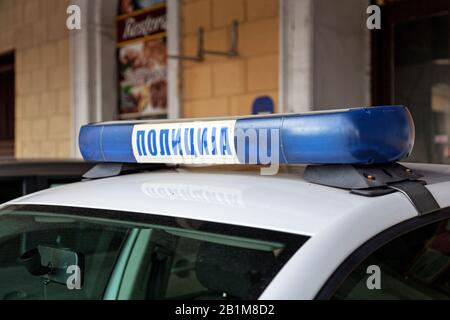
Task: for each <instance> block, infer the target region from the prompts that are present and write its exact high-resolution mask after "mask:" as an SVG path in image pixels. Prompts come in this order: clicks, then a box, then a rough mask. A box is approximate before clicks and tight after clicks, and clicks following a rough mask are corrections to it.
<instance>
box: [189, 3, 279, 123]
mask: <svg viewBox="0 0 450 320" xmlns="http://www.w3.org/2000/svg"><path fill="white" fill-rule="evenodd" d="M278 6H279V3H278V0H183V1H182V34H183V39H182V53H183V54H184V55H195V54H196V50H197V42H196V41H197V40H196V39H197V38H196V33H197V29H198V28H199V27H203V28H204V29H205V48H206V49H209V50H220V51H226V50H228V49H229V44H230V27H231V22H232V21H233V20H237V21H239V42H238V51H239V57H237V58H227V57H219V56H210V55H208V56H206V60H205V61H204V62H202V63H196V62H183V64H182V74H183V78H182V101H183V104H182V105H183V108H182V109H183V112H182V113H183V116H185V117H206V116H227V115H245V114H250V113H251V104H252V102H253V100H254V99H255V97H257V96H260V95H270V96H271V97H272V99H273V100H274V102H275V106H276V108H277V102H278V51H279V48H278V47H279V41H278V38H279V15H278Z"/></svg>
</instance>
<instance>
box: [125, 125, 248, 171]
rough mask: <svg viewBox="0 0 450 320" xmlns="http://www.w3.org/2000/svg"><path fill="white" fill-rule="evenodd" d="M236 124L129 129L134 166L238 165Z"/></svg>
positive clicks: (156, 126) (141, 126) (137, 126)
mask: <svg viewBox="0 0 450 320" xmlns="http://www.w3.org/2000/svg"><path fill="white" fill-rule="evenodd" d="M235 125H236V120H221V121H201V122H178V123H170V124H168V123H160V124H139V125H135V126H134V128H133V136H132V145H133V154H134V157H135V158H136V161H137V162H138V163H174V164H178V163H179V164H238V163H239V160H238V158H237V155H236V148H235V145H234V127H235Z"/></svg>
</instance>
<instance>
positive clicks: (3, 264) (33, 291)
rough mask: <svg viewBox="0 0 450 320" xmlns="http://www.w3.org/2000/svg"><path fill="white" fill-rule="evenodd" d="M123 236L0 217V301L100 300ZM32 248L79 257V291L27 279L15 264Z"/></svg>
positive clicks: (69, 222) (89, 225) (103, 228)
mask: <svg viewBox="0 0 450 320" xmlns="http://www.w3.org/2000/svg"><path fill="white" fill-rule="evenodd" d="M127 234H128V228H124V227H119V226H114V225H105V224H102V223H95V222H87V221H82V220H78V219H73V218H68V217H55V216H52V215H39V216H33V215H4V216H1V215H0V253H1V254H0V283H1V285H0V300H29V299H31V300H41V299H51V300H59V299H64V300H67V299H70V300H72V299H75V300H79V299H88V300H93V299H94V300H97V299H102V298H103V294H104V290H105V288H106V286H107V283H108V281H109V277H110V274H111V272H112V270H113V268H114V263H115V261H116V259H117V256H118V254H119V252H120V249H121V246H122V243H123V242H124V240H125V239H126V237H127ZM35 248H36V249H38V248H39V250H42V248H55V249H61V250H71V251H73V252H78V253H79V254H80V255H82V257H83V262H84V269H85V273H84V281H83V282H84V285H83V286H82V288H81V289H80V290H69V289H68V287H67V285H66V283H55V282H46V281H45V279H44V278H43V277H40V276H36V275H33V274H31V273H30V272H29V270H27V268H26V266H25V264H24V262H23V261H21V259H20V258H21V256H22V255H23V254H24V253H25V252H30V250H33V249H35ZM47 251H48V250H47ZM41 254H42V252H41ZM41 262H42V263H45V262H44V261H42V260H41ZM64 273H65V270H64Z"/></svg>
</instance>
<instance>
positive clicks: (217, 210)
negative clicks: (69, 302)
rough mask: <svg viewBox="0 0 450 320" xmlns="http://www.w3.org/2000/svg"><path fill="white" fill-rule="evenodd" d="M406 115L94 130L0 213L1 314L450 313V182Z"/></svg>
mask: <svg viewBox="0 0 450 320" xmlns="http://www.w3.org/2000/svg"><path fill="white" fill-rule="evenodd" d="M413 142H414V124H413V121H412V118H411V115H410V113H409V111H408V109H407V108H406V107H403V106H382V107H370V108H369V107H368V108H356V109H347V110H337V111H327V112H315V113H310V114H292V115H268V116H257V117H242V118H231V119H207V120H183V121H175V122H164V121H160V122H146V121H139V122H112V123H101V124H92V125H87V126H84V127H83V128H82V130H81V133H80V149H81V152H82V154H83V157H84V159H85V160H89V161H98V162H102V163H101V164H99V165H97V167H95V168H93V169H92V170H90V171H89V172H87V173H86V175H85V178H86V180H85V181H82V182H79V183H75V184H71V185H65V186H61V187H57V188H55V189H52V190H45V191H41V192H38V193H35V194H32V195H28V196H25V197H22V198H20V199H17V200H15V201H12V202H9V203H6V204H4V205H3V206H2V207H1V209H0V248H1V249H0V250H1V251H0V283H1V286H0V298H3V299H43V298H45V299H194V300H202V299H223V300H227V299H233V300H235V299H448V298H449V297H450V240H449V239H450V220H449V218H450V209H449V207H450V167H449V166H444V165H432V164H405V163H402V164H400V163H398V161H400V160H402V159H404V158H406V157H407V156H408V155H409V154H410V152H411V150H412V147H413Z"/></svg>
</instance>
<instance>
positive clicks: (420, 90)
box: [393, 15, 450, 164]
mask: <svg viewBox="0 0 450 320" xmlns="http://www.w3.org/2000/svg"><path fill="white" fill-rule="evenodd" d="M448 23H449V21H448V15H442V16H433V17H427V18H422V19H417V20H413V21H409V22H405V23H399V24H397V25H396V26H395V27H394V75H393V77H394V88H393V92H394V95H393V97H394V102H395V103H396V104H404V105H406V106H408V107H409V109H410V110H411V112H412V114H413V117H414V121H415V124H416V142H415V146H414V150H413V153H412V155H411V157H410V158H409V160H411V161H417V162H433V163H447V164H448V163H450V144H449V142H450V141H449V140H450V95H449V92H450V89H449V88H450V69H449V68H450V65H449V49H448V37H449V34H448V29H449V25H448Z"/></svg>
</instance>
